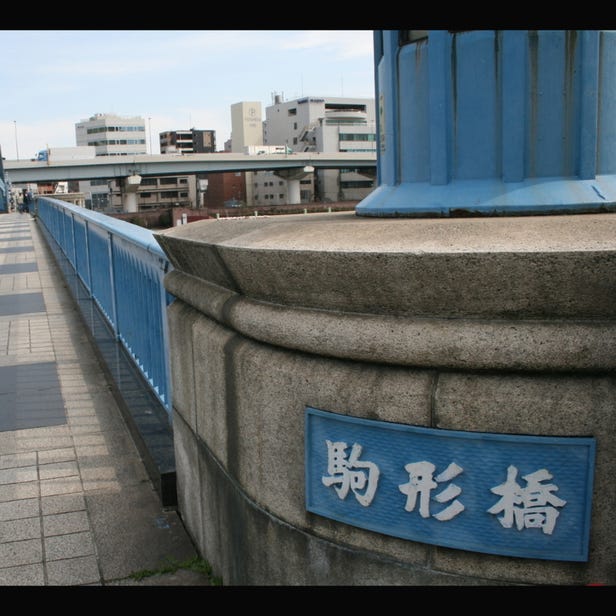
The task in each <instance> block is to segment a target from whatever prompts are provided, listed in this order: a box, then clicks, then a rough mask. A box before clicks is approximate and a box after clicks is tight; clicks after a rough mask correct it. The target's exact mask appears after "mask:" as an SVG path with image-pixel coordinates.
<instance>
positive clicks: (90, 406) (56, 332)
mask: <svg viewBox="0 0 616 616" xmlns="http://www.w3.org/2000/svg"><path fill="white" fill-rule="evenodd" d="M38 224H39V223H37V221H36V220H35V219H34V218H33V217H31V216H30V215H28V214H19V213H10V214H0V585H4V586H21V585H30V586H81V585H94V586H155V585H160V586H173V585H177V586H210V585H212V584H211V580H210V577H209V576H208V575H207V573H203V572H200V571H195V570H194V569H191V568H189V567H188V563H190V562H191V561H193V560H195V559H196V560H197V561H198V553H197V551H196V549H195V546H194V544H193V542H192V541H191V538H190V537H189V535H188V534H187V532H186V529H185V528H184V526H183V524H182V521H181V518H180V516H179V515H178V513H177V511H176V510H175V509H174V508H164V507H163V506H162V504H161V500H160V498H159V495H158V493H157V491H156V490H155V487H154V485H153V483H152V481H151V480H150V478H149V476H148V473H147V471H146V468H145V466H144V460H143V458H142V456H141V455H140V454H139V451H138V449H137V447H136V446H135V443H134V441H133V439H132V437H131V433H130V430H129V428H128V426H127V424H126V423H125V421H124V419H123V415H122V413H121V411H120V409H119V407H118V405H117V402H116V399H115V398H114V396H113V394H112V385H111V384H110V383H109V381H108V380H107V378H106V376H105V371H104V370H103V368H102V366H101V364H100V362H99V360H98V359H97V354H96V353H95V351H94V349H93V347H92V345H91V343H90V339H89V337H88V332H87V330H86V327H85V324H84V321H83V319H82V317H81V315H80V313H79V311H78V309H77V306H76V303H75V301H74V300H73V298H72V296H71V294H70V292H69V290H68V288H67V286H66V284H65V282H64V279H63V277H62V274H61V271H60V269H59V268H58V264H57V263H56V262H55V259H54V257H53V255H52V253H51V251H50V250H49V248H48V247H47V245H46V243H45V240H44V238H43V236H42V233H41V231H40V229H39V228H38ZM178 564H179V565H182V566H180V567H179V568H177V570H174V568H175V567H176V566H177V565H178ZM163 571H166V572H164V573H161V572H163ZM152 572H158V573H157V574H156V575H146V576H144V577H141V575H140V574H142V573H152Z"/></svg>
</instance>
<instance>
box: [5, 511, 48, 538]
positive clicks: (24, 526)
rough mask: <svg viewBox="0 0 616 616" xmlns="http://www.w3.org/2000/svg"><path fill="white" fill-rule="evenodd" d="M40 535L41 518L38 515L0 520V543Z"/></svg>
mask: <svg viewBox="0 0 616 616" xmlns="http://www.w3.org/2000/svg"><path fill="white" fill-rule="evenodd" d="M40 536H41V520H40V518H39V517H38V515H37V516H36V517H33V518H22V519H20V520H8V521H4V522H0V543H8V542H11V541H22V540H24V539H36V538H38V537H40Z"/></svg>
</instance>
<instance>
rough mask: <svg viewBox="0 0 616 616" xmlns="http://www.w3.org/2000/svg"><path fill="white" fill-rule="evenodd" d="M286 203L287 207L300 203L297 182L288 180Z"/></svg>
mask: <svg viewBox="0 0 616 616" xmlns="http://www.w3.org/2000/svg"><path fill="white" fill-rule="evenodd" d="M288 202H289V205H296V204H297V203H301V202H302V200H301V196H300V191H299V180H289V183H288Z"/></svg>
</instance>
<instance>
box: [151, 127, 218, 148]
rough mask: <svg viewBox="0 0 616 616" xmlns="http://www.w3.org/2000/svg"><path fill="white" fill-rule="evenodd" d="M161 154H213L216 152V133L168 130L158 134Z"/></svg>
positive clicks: (193, 129)
mask: <svg viewBox="0 0 616 616" xmlns="http://www.w3.org/2000/svg"><path fill="white" fill-rule="evenodd" d="M159 140H160V153H161V154H213V153H214V152H216V131H213V130H197V129H196V128H191V129H190V130H169V131H165V132H164V133H160V134H159Z"/></svg>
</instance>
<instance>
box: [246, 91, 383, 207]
mask: <svg viewBox="0 0 616 616" xmlns="http://www.w3.org/2000/svg"><path fill="white" fill-rule="evenodd" d="M263 139H264V144H266V145H268V144H270V145H286V146H288V147H289V148H290V149H291V150H292V151H294V152H376V118H375V105H374V100H373V99H364V98H342V97H316V96H306V97H302V98H298V99H295V100H292V101H284V100H282V97H281V96H278V95H277V96H275V98H274V103H273V104H272V105H271V106H269V107H266V109H265V124H264V131H263ZM258 175H259V180H261V179H262V180H263V183H262V184H259V185H258V186H256V185H255V186H254V195H255V204H258V205H274V204H276V203H277V202H279V201H280V202H283V201H284V199H286V198H287V195H286V194H284V195H283V191H282V190H281V188H282V187H281V185H280V183H279V181H278V178H276V177H275V176H274V174H269V177H268V176H267V175H265V174H261V173H260V174H258ZM261 176H263V177H261ZM375 180H376V178H375V177H374V174H366V171H365V170H362V169H353V168H350V169H342V170H335V169H332V170H317V171H315V172H314V174H311V177H308V176H306V177H305V178H303V179H302V180H301V181H300V196H301V201H302V203H308V202H312V201H322V202H324V203H329V202H335V201H347V200H361V199H363V198H364V197H366V196H367V195H368V194H369V193H370V192H371V191H372V190H373V189H374V187H375Z"/></svg>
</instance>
